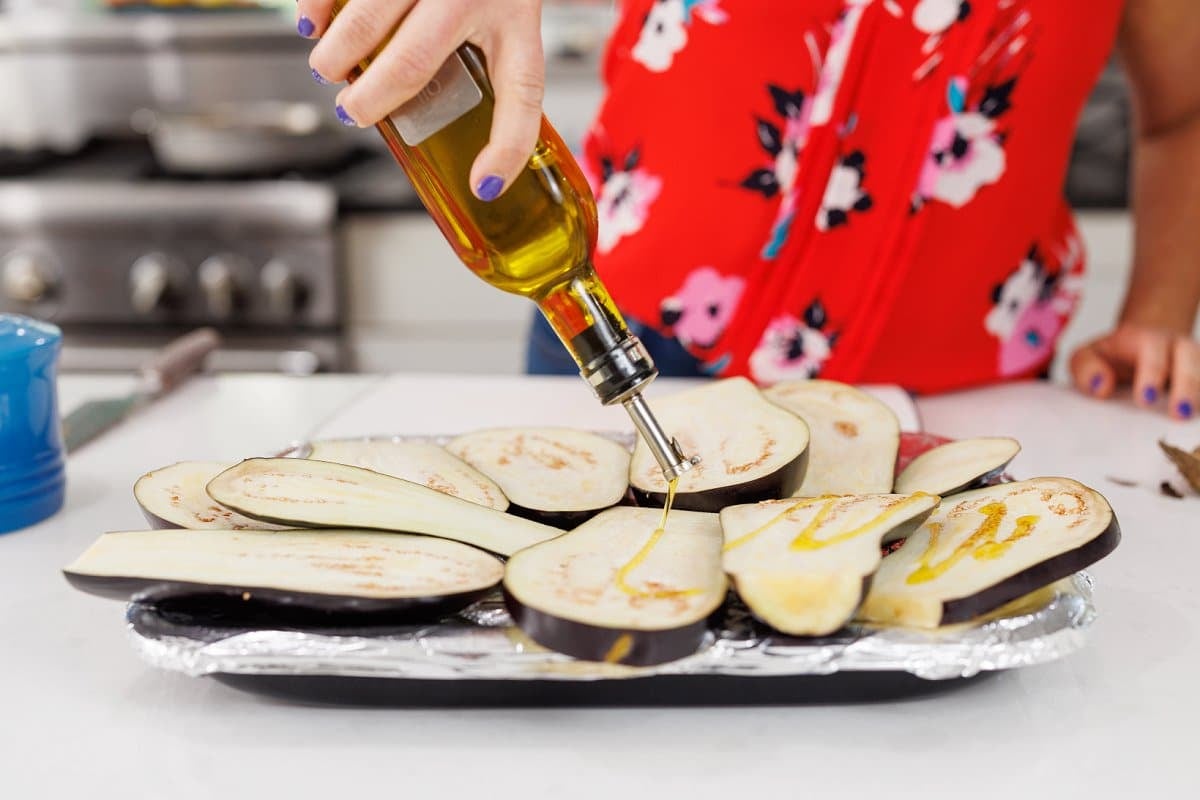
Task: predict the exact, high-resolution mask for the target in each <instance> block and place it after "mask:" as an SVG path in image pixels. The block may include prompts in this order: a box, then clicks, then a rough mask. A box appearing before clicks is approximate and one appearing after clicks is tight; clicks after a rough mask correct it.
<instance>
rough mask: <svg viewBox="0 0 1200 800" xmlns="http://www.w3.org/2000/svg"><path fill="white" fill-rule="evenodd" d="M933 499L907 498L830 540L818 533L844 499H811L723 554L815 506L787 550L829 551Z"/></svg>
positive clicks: (735, 542)
mask: <svg viewBox="0 0 1200 800" xmlns="http://www.w3.org/2000/svg"><path fill="white" fill-rule="evenodd" d="M930 496H931V495H928V494H926V493H925V492H916V493H915V494H913V495H912V496H910V497H906V498H904V499H903V500H901V501H899V502H897V503H895V504H893V505H892V506H890V507H889V508H887V509H886V510H884V511H883V513H881V514H879V515H878V516H875V517H872V518H871V519H869V520H867V521H866V522H864V523H863V524H862V525H859V526H858V527H857V528H853V529H851V530H848V531H845V532H843V533H839V534H837V535H836V536H830V537H829V538H828V539H818V538H817V533H818V531H820V530H821V528H822V527H823V526H824V525H825V522H826V521H827V520H828V519H829V515H830V514H832V513H833V510H834V508H836V507H837V503H838V501H839V500H840V499H841V496H840V495H822V496H821V497H809V498H806V499H804V500H801V501H800V502H798V503H796V504H795V505H792V506H788V508H787V509H786V510H785V511H784V512H783V513H782V514H779V515H777V516H775V517H773V518H772V519H770V520H769V521H767V523H766V524H765V525H762V526H761V527H758V528H755V529H754V530H752V531H750V532H749V533H746V534H743V535H742V536H739V537H738V538H736V539H734V540H733V541H732V542H729V543H728V544H726V545H725V548H724V550H725V552H727V553H728V552H729V551H730V550H733V549H734V548H737V547H741V546H742V545H744V544H747V543H748V542H750V541H752V540H753V539H754V538H756V537H757V536H759V535H760V534H763V533H765V532H766V531H768V530H770V529H771V528H773V527H774V526H776V525H778V524H779V523H780V522H783V521H784V520H785V519H787V518H788V517H789V516H790V515H792V514H794V513H795V512H797V511H802V510H804V509H806V508H811V507H812V506H814V505H817V504H818V503H819V504H821V508H820V509H819V510H818V511H817V513H816V514H815V515H814V516H813V518H812V520H811V521H810V522H809V523H808V525H806V526H805V527H804V529H803V530H801V531H800V533H799V534H797V535H796V538H795V539H793V540H792V542H791V544H790V545H788V547H789V549H791V550H799V551H806V550H822V549H824V548H826V547H832V546H833V545H835V544H841V543H842V542H848V541H850V540H851V539H854V538H857V537H859V536H862V535H863V534H864V533H866V532H867V531H869V530H870V529H871V528H872V527H874V526H875V525H878V524H880V523H881V522H884V521H886V520H888V519H890V518H892V517H894V516H896V515H897V514H899V513H900V512H902V511H904V510H905V509H907V508H909V507H910V506H913V505H916V504H917V503H919V502H921V501H922V500H925V499H927V498H929V497H930Z"/></svg>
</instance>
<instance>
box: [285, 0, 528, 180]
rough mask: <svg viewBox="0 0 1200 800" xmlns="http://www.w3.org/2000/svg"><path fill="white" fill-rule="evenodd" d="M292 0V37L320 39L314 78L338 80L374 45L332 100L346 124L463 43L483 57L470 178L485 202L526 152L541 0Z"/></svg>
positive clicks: (380, 107) (433, 68) (368, 114)
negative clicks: (485, 100) (477, 143)
mask: <svg viewBox="0 0 1200 800" xmlns="http://www.w3.org/2000/svg"><path fill="white" fill-rule="evenodd" d="M334 2H335V0H299V5H298V7H297V16H298V20H299V24H298V29H299V31H300V34H301V35H303V36H308V37H320V39H321V41H320V42H318V43H317V46H316V47H315V48H313V52H312V56H311V58H310V59H309V65H310V66H311V67H312V69H313V76H314V77H317V78H318V79H319V80H324V81H335V82H341V81H344V80H346V79H347V78H348V77H349V75H350V72H351V70H353V69H354V68H355V66H357V65H358V64H359V62H360V61H362V59H364V58H366V57H367V56H369V55H370V54H371V53H373V52H374V51H375V50H376V49H377V48H381V49H380V53H379V55H378V57H377V58H376V59H375V61H374V62H373V63H372V64H371V68H370V69H368V70H367V71H366V73H365V74H364V75H363V76H362V77H361V78H360V79H358V80H356V81H355V82H354V84H353V85H351V86H347V87H345V88H343V89H342V91H341V92H340V93H339V94H338V97H337V116H338V119H340V120H341V121H342V122H343V123H344V124H346V125H357V126H363V127H370V126H372V125H375V124H376V123H378V122H379V121H380V120H382V119H383V118H384V117H386V116H388V115H389V114H391V113H392V112H393V111H395V110H396V109H397V108H399V107H400V106H401V105H403V104H404V103H405V102H406V101H408V100H410V99H412V98H413V97H414V96H416V95H417V93H418V92H420V91H421V90H422V89H424V88H425V87H426V86H427V85H429V82H430V81H431V80H432V79H433V77H434V75H435V74H436V73H437V71H438V70H439V69H440V68H441V66H442V64H444V63H445V62H446V60H447V59H448V58H450V55H451V54H452V53H453V52H454V51H455V50H456V49H458V47H459V46H461V45H462V44H464V43H466V42H469V43H471V44H474V45H476V46H478V47H479V49H480V50H482V51H483V54H484V56H485V57H486V58H487V63H488V69H489V71H490V73H491V78H492V83H493V85H494V87H495V91H496V113H495V116H494V118H493V120H492V131H491V134H492V135H491V139H490V141H489V142H488V145H487V147H485V148H484V150H483V152H481V153H480V154H479V156H478V158H476V160H475V165H474V167H473V168H472V170H471V185H472V187H473V189H474V191H475V194H476V195H477V196H478V197H479V198H480V199H482V200H492V199H495V197H497V196H498V195H499V194H500V193H501V192H502V191H503V190H504V189H505V188H507V186H508V185H509V183H511V182H512V180H513V179H514V178H515V177H516V176H517V175H518V174H520V172H521V170H523V169H524V168H525V164H526V163H527V162H528V161H529V157H530V156H531V155H532V154H533V148H534V146H535V144H536V142H537V137H538V132H539V130H540V128H541V121H542V95H543V91H544V86H545V74H544V73H545V65H544V63H543V60H542V30H541V12H542V0H488V2H479V0H353V2H345V3H342V4H340V5H341V10H340V12H339V13H338V15H337V17H336V18H334V19H333V20H332V21H330V17H331V16H332V14H333V10H334Z"/></svg>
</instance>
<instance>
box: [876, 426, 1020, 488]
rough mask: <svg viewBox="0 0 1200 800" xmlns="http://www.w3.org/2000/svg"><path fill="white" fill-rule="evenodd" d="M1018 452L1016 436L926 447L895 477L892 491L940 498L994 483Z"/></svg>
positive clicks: (1018, 445) (964, 440) (962, 440)
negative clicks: (928, 448) (1013, 437)
mask: <svg viewBox="0 0 1200 800" xmlns="http://www.w3.org/2000/svg"><path fill="white" fill-rule="evenodd" d="M1020 452H1021V444H1020V443H1019V442H1018V441H1017V440H1016V439H1007V438H1003V437H989V438H979V439H961V440H959V441H956V442H949V443H947V444H943V445H940V446H938V447H935V448H933V449H932V450H929V451H928V452H926V453H923V454H921V455H919V456H917V457H916V458H915V459H913V460H912V463H910V464H909V465H908V466H907V467H905V468H904V471H903V472H901V473H900V474H899V475H897V476H896V489H895V490H896V493H897V494H912V493H913V492H926V493H928V494H936V495H940V496H942V497H945V496H947V495H951V494H955V493H956V492H961V491H965V490H967V489H974V488H978V487H981V486H987V485H988V484H990V483H994V482H995V481H996V480H998V479H999V478H1000V477H1001V476H1002V475H1003V474H1004V470H1005V469H1006V468H1007V467H1008V465H1009V464H1010V463H1011V462H1012V460H1013V459H1014V458H1016V457H1017V453H1020Z"/></svg>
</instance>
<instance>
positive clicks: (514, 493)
mask: <svg viewBox="0 0 1200 800" xmlns="http://www.w3.org/2000/svg"><path fill="white" fill-rule="evenodd" d="M447 449H448V450H449V451H450V452H451V453H453V454H454V455H455V456H457V457H458V458H460V459H462V460H463V461H465V462H466V463H468V464H470V465H471V466H472V467H474V468H475V469H477V470H479V471H480V472H481V473H483V474H484V475H486V476H488V477H489V478H491V479H492V480H494V481H495V482H496V483H497V484H499V486H500V488H501V489H502V490H503V491H504V494H505V495H507V496H508V499H509V501H510V502H511V503H512V506H511V507H510V508H509V512H510V513H513V514H518V515H520V516H523V517H528V518H530V519H536V520H538V521H541V522H545V523H547V524H549V525H556V526H560V527H569V528H573V527H575V526H576V525H579V524H581V523H583V522H584V521H586V520H587V519H588V518H589V517H592V516H595V515H596V514H597V513H599V512H600V511H603V510H604V509H606V508H611V507H612V506H615V505H617V504H618V503H620V502H621V501H622V500H624V499H625V497H626V495H627V494H628V493H629V459H630V455H629V451H628V450H627V449H626V448H624V447H622V446H621V445H619V444H617V443H616V442H614V441H612V440H611V439H605V438H604V437H603V436H598V435H596V434H594V433H586V432H583V431H575V430H570V429H567V428H500V429H495V430H485V431H477V432H475V433H468V434H465V435H463V436H460V437H458V438H457V439H455V440H453V441H452V442H450V444H449V445H447Z"/></svg>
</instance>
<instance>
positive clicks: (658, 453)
mask: <svg viewBox="0 0 1200 800" xmlns="http://www.w3.org/2000/svg"><path fill="white" fill-rule="evenodd" d="M622 405H624V406H625V410H626V411H628V412H629V416H630V418H631V419H633V425H634V427H636V428H637V429H638V433H640V434H641V435H642V438H643V439H644V440H645V441H646V444H647V445H649V447H650V452H652V453H653V454H654V458H655V460H657V461H658V464H659V466H660V467H662V471H663V477H664V478H666V479H667V482H668V483H670V482H671V481H673V480H675V479H676V478H678V477H679V476H680V475H682V474H683V473H685V472H687V471H688V470H690V469H691V468H692V467H694V466H696V465H697V464H699V463H700V457H699V456H692V457H691V458H688V457H687V456H685V455H684V454H683V450H682V448H680V446H679V442H677V441H675V440H674V439H672V438H670V437H668V436H667V434H666V432H665V431H663V429H662V426H661V425H659V424H658V420H657V419H655V418H654V412H652V411H651V410H650V406H649V405H647V404H646V401H645V399H644V398H643V397H642V395H641V394H640V393H639V394H633V395H631V396H630V397H629V399H628V400H625V401H624V402H623V403H622Z"/></svg>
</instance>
